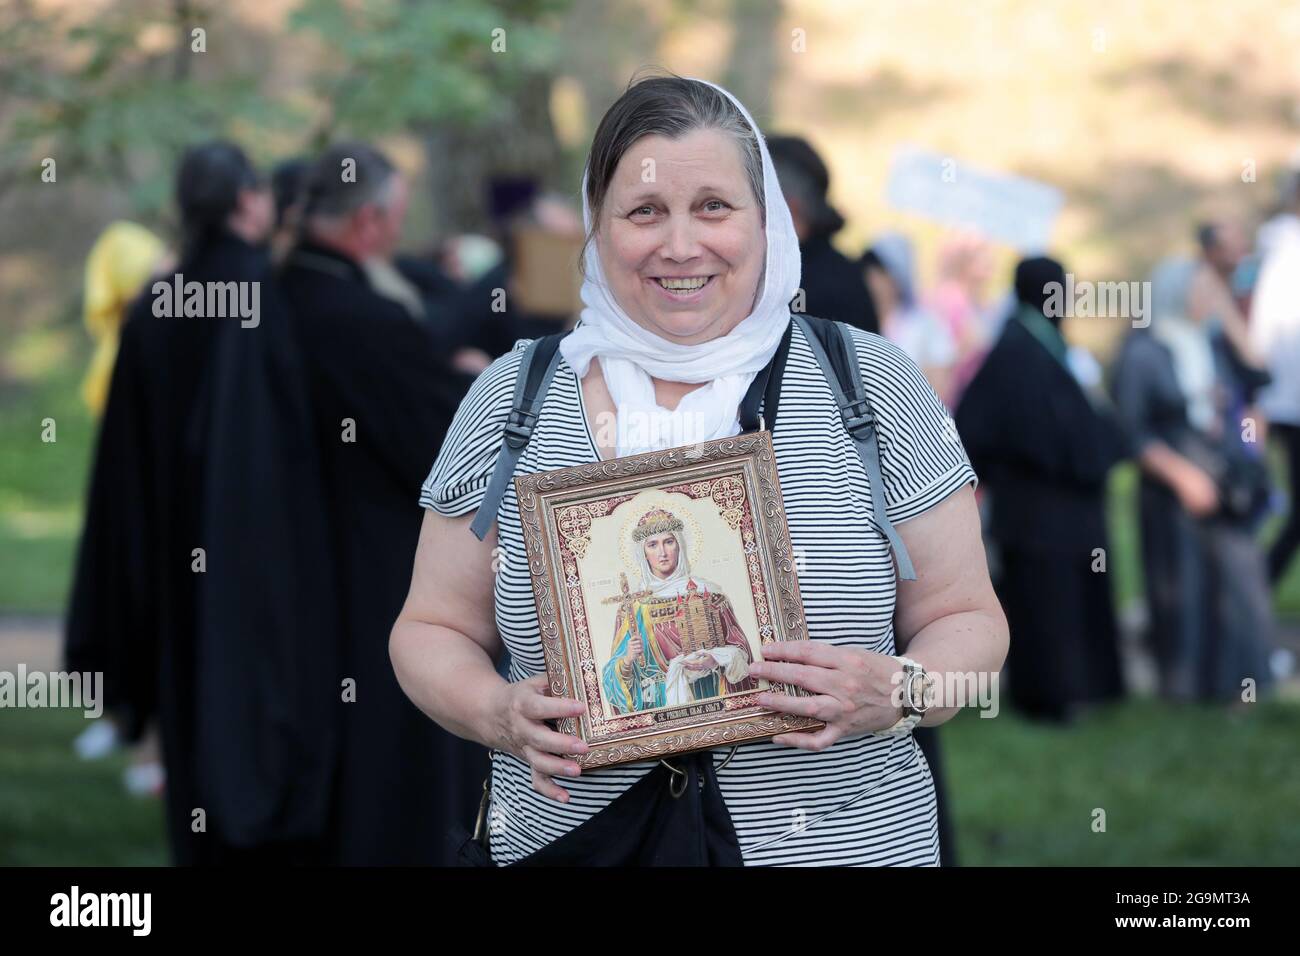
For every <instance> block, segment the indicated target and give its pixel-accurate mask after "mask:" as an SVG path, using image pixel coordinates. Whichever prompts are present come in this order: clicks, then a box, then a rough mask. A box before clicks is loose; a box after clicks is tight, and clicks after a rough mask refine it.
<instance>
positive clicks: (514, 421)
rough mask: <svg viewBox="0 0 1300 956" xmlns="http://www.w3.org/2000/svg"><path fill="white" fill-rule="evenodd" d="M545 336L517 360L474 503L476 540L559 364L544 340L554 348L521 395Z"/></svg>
mask: <svg viewBox="0 0 1300 956" xmlns="http://www.w3.org/2000/svg"><path fill="white" fill-rule="evenodd" d="M548 338H550V337H549V336H543V337H541V338H537V339H534V340H533V341H532V343H531V344H529V346H528V348H527V350H526V351H525V352H524V357H523V360H522V361H520V363H519V372H518V373H517V374H516V376H515V393H514V397H513V398H512V399H511V402H510V417H509V418H508V419H507V420H506V427H505V429H504V431H503V434H502V441H501V451H500V452H499V453H498V454H497V460H496V464H495V465H493V467H492V477H491V478H490V479H489V480H488V486H487V491H485V492H484V493H483V501H482V503H481V504H479V506H478V513H477V514H475V515H474V520H473V521H472V522H471V523H470V526H469V529H470V531H472V532H474V537H476V538H478V539H479V540H480V541H482V540H483V539H484V538H485V537H487V533H488V529H490V528H491V527H492V522H493V521H495V520H496V517H497V509H498V508H499V507H500V506H501V499H502V498H504V497H505V495H506V488H507V487H508V486H509V485H510V479H511V478H513V477H514V474H515V465H517V464H518V463H519V457H520V456H521V455H522V454H523V453H524V448H526V447H527V446H528V440H529V439H530V438H531V437H532V434H533V426H534V425H536V424H537V416H538V414H539V413H540V411H541V407H542V402H544V401H545V400H546V392H547V390H548V389H549V388H550V387H551V379H553V378H555V369H556V368H557V367H558V366H559V364H560V350H559V349H558V348H554V343H548V345H550V346H551V347H553V348H554V351H553V352H552V354H551V360H550V363H549V364H548V365H547V366H546V371H545V373H543V375H542V378H541V381H540V383H538V384H537V387H536V391H535V392H534V393H533V394H532V395H525V390H526V388H527V385H528V379H529V372H530V371H531V370H532V367H533V360H534V359H535V358H536V356H537V349H538V347H539V346H540V345H541V344H542V343H543V342H544V341H546V340H547V339H548Z"/></svg>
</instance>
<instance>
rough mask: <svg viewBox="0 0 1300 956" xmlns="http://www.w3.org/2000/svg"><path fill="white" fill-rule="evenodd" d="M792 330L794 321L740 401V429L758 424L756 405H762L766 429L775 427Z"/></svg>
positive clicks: (743, 430) (788, 324) (753, 427)
mask: <svg viewBox="0 0 1300 956" xmlns="http://www.w3.org/2000/svg"><path fill="white" fill-rule="evenodd" d="M793 331H794V322H789V323H787V324H786V327H785V335H783V336H781V342H780V344H779V345H777V347H776V352H775V353H773V355H772V360H771V361H770V362H768V363H767V365H765V366H763V370H762V371H761V372H759V373H758V374H757V375H755V376H754V381H752V382H750V384H749V390H748V391H746V392H745V397H744V398H743V399H741V402H740V416H739V417H740V430H741V431H742V432H752V431H755V430H757V429H758V426H759V424H760V422H759V417H758V406H759V403H760V402H761V403H762V405H763V419H762V424H763V426H764V427H765V428H766V429H767V430H768V431H772V430H773V429H774V428H776V405H777V401H778V397H779V395H780V392H781V376H783V375H784V374H785V360H786V356H788V355H789V354H790V333H791V332H793Z"/></svg>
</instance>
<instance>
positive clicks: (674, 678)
mask: <svg viewBox="0 0 1300 956" xmlns="http://www.w3.org/2000/svg"><path fill="white" fill-rule="evenodd" d="M681 532H682V520H681V519H680V518H678V517H677V516H676V515H674V514H672V513H671V512H669V511H665V510H663V509H662V508H654V509H652V510H650V511H648V512H646V514H645V515H643V516H642V518H641V520H640V521H638V522H637V524H636V527H635V528H634V529H633V530H632V535H631V537H632V552H633V554H635V555H636V560H637V564H638V565H639V566H640V569H641V589H640V590H639V591H635V592H629V591H628V586H627V576H626V575H623V576H622V577H623V593H622V594H621V595H620V596H619V597H617V598H614V599H612V600H613V601H617V602H618V604H619V605H620V607H619V611H618V618H617V620H616V621H615V623H614V645H613V652H612V654H611V655H610V659H609V661H608V663H606V664H605V668H604V673H603V678H604V679H603V682H602V687H603V690H604V693H605V699H606V700H607V701H608V702H609V705H610V707H611V709H612V710H613V711H614V713H616V714H630V713H635V712H636V711H641V710H653V709H655V708H658V707H677V706H681V705H683V704H691V703H695V702H697V701H703V700H708V699H710V698H714V697H719V696H722V695H724V694H735V693H740V692H742V691H749V690H757V689H758V682H757V681H756V680H755V679H754V678H752V677H750V676H749V665H750V664H751V663H752V662H753V659H754V658H753V653H752V651H751V650H750V645H749V641H747V640H746V639H745V634H744V631H742V630H741V627H740V622H739V621H737V620H736V612H735V611H734V610H732V607H731V602H730V601H728V600H727V598H726V596H725V595H724V594H723V593H722V592H721V591H720V590H719V589H718V587H717V585H715V584H711V583H710V582H708V581H706V580H704V579H703V578H701V577H699V576H697V575H692V574H691V568H690V561H689V559H688V556H687V554H686V548H685V547H684V545H683V536H682V533H681Z"/></svg>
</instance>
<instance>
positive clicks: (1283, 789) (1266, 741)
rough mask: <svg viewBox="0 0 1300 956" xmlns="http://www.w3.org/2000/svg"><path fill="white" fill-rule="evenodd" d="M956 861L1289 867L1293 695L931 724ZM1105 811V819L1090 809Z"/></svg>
mask: <svg viewBox="0 0 1300 956" xmlns="http://www.w3.org/2000/svg"><path fill="white" fill-rule="evenodd" d="M942 733H943V758H944V761H945V764H944V765H945V768H946V769H947V773H948V779H949V806H950V808H951V809H952V811H953V813H954V820H955V823H956V829H957V838H958V852H959V854H960V855H961V860H960V862H961V863H962V864H963V865H966V866H977V865H985V866H987V865H1016V866H1044V865H1048V866H1051V865H1080V866H1104V865H1111V866H1164V865H1169V866H1181V865H1205V866H1211V865H1213V866H1257V865H1275V866H1276V865H1286V866H1293V865H1295V862H1296V861H1297V860H1300V827H1297V826H1296V824H1295V810H1296V808H1297V807H1300V760H1297V756H1298V755H1300V750H1298V749H1297V740H1300V704H1297V703H1295V702H1284V701H1268V702H1263V703H1259V704H1254V705H1251V707H1250V708H1249V709H1248V710H1247V711H1246V712H1245V713H1243V714H1240V715H1232V716H1229V715H1228V714H1227V713H1226V712H1225V711H1223V710H1221V709H1218V708H1212V707H1198V706H1189V705H1182V706H1174V705H1170V704H1165V703H1161V702H1157V701H1154V700H1137V701H1130V702H1127V703H1124V704H1120V705H1116V706H1114V707H1111V708H1108V709H1106V710H1103V711H1099V712H1097V713H1095V714H1093V715H1091V716H1089V717H1088V718H1086V719H1085V720H1084V721H1082V722H1081V723H1080V724H1079V725H1077V726H1075V727H1072V728H1069V729H1062V728H1054V727H1046V726H1041V725H1038V724H1033V723H1030V722H1027V721H1024V720H1021V719H1020V718H1018V717H1016V716H1014V715H1011V714H1009V713H1007V712H1005V711H1004V712H1003V713H1002V714H1000V715H999V716H998V717H997V718H994V719H991V720H988V719H981V718H980V717H978V716H977V715H975V714H974V713H967V714H962V715H960V716H959V717H957V718H956V719H954V720H953V721H952V722H951V723H950V724H948V725H946V726H945V728H944V730H943V732H942ZM1096 808H1101V809H1103V810H1105V814H1106V816H1105V823H1106V829H1105V832H1094V831H1093V812H1094V810H1095V809H1096Z"/></svg>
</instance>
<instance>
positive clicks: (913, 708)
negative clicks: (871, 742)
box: [876, 655, 934, 737]
mask: <svg viewBox="0 0 1300 956" xmlns="http://www.w3.org/2000/svg"><path fill="white" fill-rule="evenodd" d="M894 660H896V661H898V662H899V664H901V665H902V667H903V680H902V691H903V701H902V703H903V716H902V717H900V718H898V720H897V721H896V722H895V723H894V724H892V725H891V726H889V727H886V728H885V729H884V730H877V731H876V734H877V735H878V736H880V737H901V736H902V735H903V734H910V733H911V732H912V728H913V727H915V726H916V725H917V724H919V723H920V722H921V718H922V717H924V716H925V712H926V711H927V710H929V709H930V696H931V692H932V690H933V689H934V678H933V677H931V676H930V675H929V674H927V673H926V672H925V668H924V667H922V666H921V665H920V664H918V663H917V662H916V661H914V660H912V659H911V658H910V657H903V656H902V655H899V656H896V657H895V658H894Z"/></svg>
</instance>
